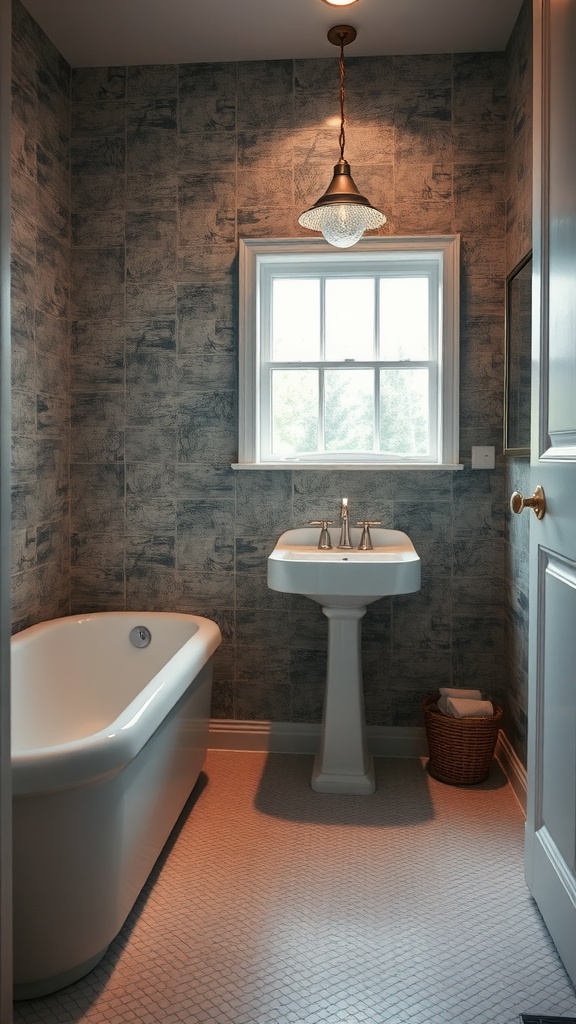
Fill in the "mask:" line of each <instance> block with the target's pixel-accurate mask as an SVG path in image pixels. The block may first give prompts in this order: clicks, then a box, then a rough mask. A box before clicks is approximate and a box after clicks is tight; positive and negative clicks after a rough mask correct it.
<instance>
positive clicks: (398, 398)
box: [380, 368, 429, 457]
mask: <svg viewBox="0 0 576 1024" xmlns="http://www.w3.org/2000/svg"><path fill="white" fill-rule="evenodd" d="M428 423H429V401H428V370H427V369H419V370H404V369H396V368H395V369H392V368H391V369H389V370H381V371H380V447H381V450H382V451H383V452H389V453H390V452H394V453H395V454H397V455H405V456H408V457H410V456H415V455H428V446H429V426H428Z"/></svg>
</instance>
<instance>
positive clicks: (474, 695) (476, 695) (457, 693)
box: [440, 686, 482, 700]
mask: <svg viewBox="0 0 576 1024" xmlns="http://www.w3.org/2000/svg"><path fill="white" fill-rule="evenodd" d="M440 694H441V696H442V697H462V698H463V699H466V700H482V694H481V692H480V690H458V689H453V688H452V687H450V686H441V687H440Z"/></svg>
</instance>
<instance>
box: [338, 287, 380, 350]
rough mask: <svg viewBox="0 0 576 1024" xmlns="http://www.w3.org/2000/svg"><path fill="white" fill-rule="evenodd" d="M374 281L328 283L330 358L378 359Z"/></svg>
mask: <svg viewBox="0 0 576 1024" xmlns="http://www.w3.org/2000/svg"><path fill="white" fill-rule="evenodd" d="M374 284H375V282H374V278H372V277H368V278H364V277H341V278H338V279H337V280H330V279H329V280H327V281H326V359H328V360H329V361H331V360H341V359H342V360H343V359H373V358H374Z"/></svg>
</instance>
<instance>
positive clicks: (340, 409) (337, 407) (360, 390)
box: [324, 370, 374, 452]
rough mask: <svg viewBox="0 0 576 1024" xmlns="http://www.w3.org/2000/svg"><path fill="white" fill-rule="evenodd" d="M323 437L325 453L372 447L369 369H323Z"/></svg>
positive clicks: (371, 406)
mask: <svg viewBox="0 0 576 1024" xmlns="http://www.w3.org/2000/svg"><path fill="white" fill-rule="evenodd" d="M324 400H325V413H324V416H325V421H324V438H325V448H326V451H328V452H365V451H369V452H371V451H372V450H373V448H374V372H373V370H326V371H325V374H324Z"/></svg>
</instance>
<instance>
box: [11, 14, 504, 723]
mask: <svg viewBox="0 0 576 1024" xmlns="http://www.w3.org/2000/svg"><path fill="white" fill-rule="evenodd" d="M19 10H20V14H22V9H21V8H20V9H19ZM26 18H27V16H26ZM28 30H29V26H28V28H27V31H28ZM26 45H27V46H28V43H27V44H26ZM30 62H32V63H30ZM34 62H36V63H34ZM20 63H21V65H22V67H21V71H20V74H24V76H25V77H28V76H29V75H30V70H29V69H30V68H34V67H37V63H38V58H37V56H34V55H32V54H29V53H28V51H26V53H24V52H22V55H21V60H20ZM58 66H59V67H60V68H61V71H62V73H63V72H64V70H65V68H64V65H63V63H62V62H61V61H60V62H59V63H58ZM347 67H348V113H349V118H350V124H349V128H348V137H347V156H348V158H349V159H350V161H351V163H352V169H353V173H354V176H355V178H356V180H357V182H358V184H359V185H360V186H361V187H362V189H363V191H365V192H366V193H367V194H368V195H369V196H370V197H371V198H372V200H373V202H374V203H375V204H376V205H378V206H380V207H381V208H382V209H384V210H385V212H386V214H387V216H388V223H387V225H386V231H387V232H389V233H392V234H410V233H427V232H428V233H434V232H443V233H452V232H461V234H462V254H463V255H462V344H461V350H462V362H461V377H462V385H461V406H462V412H461V446H462V461H463V462H464V463H465V465H466V468H465V470H464V471H463V472H456V473H448V472H417V471H407V472H394V471H383V472H374V471H369V472H364V471H356V472H344V471H342V472H333V473H332V472H322V471H314V472H307V471H303V470H299V471H298V470H295V471H285V472H284V471H279V472H276V471H252V472H251V471H242V472H236V473H235V472H234V471H232V470H231V469H230V462H231V461H233V460H235V459H236V457H237V451H236V285H235V278H236V244H237V236H244V237H246V236H251V237H261V236H266V235H268V236H289V235H294V234H297V233H300V234H303V233H304V232H303V231H301V230H300V229H299V228H298V226H297V217H298V214H299V213H300V212H301V210H302V209H304V208H305V207H306V206H307V205H309V204H310V202H311V201H313V200H314V199H316V198H317V195H318V194H319V193H320V192H321V191H323V190H324V188H325V187H326V184H327V183H328V180H329V177H330V175H331V168H332V164H333V163H334V162H335V159H336V157H337V155H338V151H337V138H336V135H337V128H335V127H334V126H333V125H332V126H331V127H326V119H327V118H331V119H334V117H335V115H336V114H337V88H338V75H337V61H336V60H335V59H328V60H312V61H310V60H308V61H277V62H271V63H241V64H237V65H236V64H217V65H182V66H180V67H164V66H155V67H129V68H108V69H80V70H77V71H74V72H73V74H72V101H71V136H72V138H71V145H70V154H71V172H72V191H71V204H72V205H71V210H72V218H71V232H72V243H73V248H72V258H71V276H72V281H71V295H70V306H69V307H68V304H67V303H68V295H67V287H66V285H67V280H68V278H67V268H66V250H65V242H64V237H65V235H61V234H59V231H60V230H61V228H62V227H63V223H62V222H58V223H55V224H54V225H52V226H51V227H50V230H49V231H47V232H44V235H43V236H42V237H43V238H45V240H46V242H47V244H49V242H50V240H52V246H53V248H52V254H51V255H50V257H49V258H47V259H45V258H44V251H45V250H44V249H38V248H36V250H35V253H36V256H35V262H34V260H32V256H31V255H30V258H29V260H28V263H30V264H31V265H33V270H34V274H33V279H34V281H35V282H36V293H40V294H41V295H42V296H44V293H45V290H46V289H48V291H49V292H50V288H51V287H52V291H51V292H50V294H51V295H52V305H50V307H49V311H48V312H49V313H50V316H51V321H50V323H51V327H52V335H51V340H50V344H44V346H43V348H42V352H43V353H44V355H43V359H44V356H45V357H46V368H45V370H43V372H44V373H45V374H46V379H48V371H49V370H50V371H52V376H51V378H50V380H51V385H50V386H49V387H48V386H47V385H46V386H45V385H44V383H42V387H41V388H40V387H38V388H35V384H36V378H35V381H34V386H33V384H32V381H30V380H29V379H28V378H27V376H26V374H29V373H30V366H29V365H26V363H27V361H26V359H24V360H23V361H22V368H21V372H22V374H24V378H23V383H21V384H20V385H18V382H16V390H18V387H19V388H20V390H19V394H21V395H23V396H24V397H25V399H26V400H25V401H23V402H22V406H21V407H22V410H23V413H24V412H25V413H26V415H27V419H26V418H25V424H24V427H23V429H21V430H18V431H17V433H16V436H15V440H16V452H17V458H18V460H19V462H20V464H21V467H22V468H21V470H20V475H17V478H16V481H17V485H18V486H20V482H21V487H22V493H21V497H17V504H16V508H17V513H16V517H17V523H16V526H17V529H16V539H17V545H16V546H17V547H18V541H19V540H20V541H22V544H21V549H22V551H23V552H27V551H28V547H29V545H30V544H31V543H32V537H33V538H34V545H33V563H32V564H31V565H30V567H29V568H27V567H26V565H25V563H20V562H19V561H18V558H17V566H20V568H19V571H18V573H17V576H16V581H15V584H16V585H15V590H16V593H17V602H16V603H17V606H18V607H21V608H22V613H21V614H20V615H19V620H20V621H31V620H33V619H35V618H44V617H50V615H52V614H55V613H56V609H55V608H54V602H56V601H58V602H59V603H62V604H64V603H67V601H68V576H67V571H68V561H67V558H66V555H65V553H64V544H65V542H64V537H65V533H64V532H63V531H65V528H66V507H65V500H66V483H67V480H66V476H65V470H64V469H63V470H62V473H63V475H62V476H59V475H58V474H57V475H56V476H55V477H54V476H53V477H52V478H51V479H52V480H53V482H54V486H53V488H52V491H51V492H50V493H51V498H52V502H53V503H54V501H55V499H56V497H58V499H59V501H60V504H59V505H58V506H57V508H56V509H54V504H53V503H52V504H50V505H49V509H48V511H49V513H50V514H49V515H48V516H47V517H45V516H44V515H43V511H44V510H43V507H41V503H40V502H39V501H38V496H37V495H36V494H35V495H34V499H35V500H32V498H31V497H30V495H29V492H27V491H26V485H27V484H28V485H29V486H30V487H32V466H33V463H32V462H31V461H30V459H31V456H30V451H31V448H32V447H34V448H36V449H37V450H38V451H42V452H43V451H44V449H45V448H46V446H47V445H49V446H51V447H50V448H49V450H50V451H52V453H54V452H55V450H56V449H57V450H58V452H59V453H61V454H63V451H64V446H65V444H66V441H65V436H66V435H65V412H64V410H65V408H66V394H67V392H66V386H65V381H66V340H67V333H66V328H67V323H68V320H67V317H68V313H69V315H70V321H71V349H70V368H71V386H70V394H71V399H72V430H71V439H70V492H71V508H72V510H73V523H72V535H71V563H72V564H71V609H72V611H74V612H76V611H86V610H90V609H92V610H93V609H114V608H161V609H171V608H173V609H178V610H189V611H196V612H200V613H202V614H206V615H209V616H211V617H213V618H215V619H216V620H217V621H218V622H219V624H220V626H221V628H222V632H223V636H224V644H223V647H222V649H221V652H220V654H219V658H218V665H217V679H216V684H215V690H214V707H213V713H214V714H215V715H216V716H219V717H235V718H239V719H244V718H246V719H269V718H270V719H274V720H278V721H314V720H317V719H318V718H319V716H320V712H321V702H322V693H323V679H324V667H325V635H326V624H325V620H324V618H323V616H322V614H321V611H320V609H319V608H318V607H317V606H316V605H315V604H313V603H312V602H308V601H306V600H305V599H303V598H297V597H295V598H288V597H286V596H284V595H280V594H274V593H272V592H271V591H269V590H268V589H267V587H266V582H265V573H266V556H267V554H268V552H269V551H270V549H271V547H272V546H273V543H274V541H275V539H276V537H277V535H278V534H279V533H280V532H281V531H282V530H284V529H286V528H289V527H290V526H297V525H301V524H302V523H304V522H306V521H307V520H308V519H310V518H313V517H314V518H316V517H317V516H319V515H333V514H334V513H335V512H336V511H337V508H338V504H339V500H340V498H341V497H342V495H344V494H346V495H347V496H348V497H349V499H350V502H351V507H352V514H353V515H357V516H358V518H360V517H361V516H364V515H369V516H370V517H375V518H378V519H381V520H382V521H383V523H384V524H386V525H393V526H396V527H398V528H400V529H403V530H406V531H407V532H408V533H409V534H410V535H411V536H412V538H413V539H414V542H415V544H416V546H417V548H418V550H419V551H420V553H421V556H422V560H423V589H422V592H421V593H420V594H417V595H410V596H407V597H400V598H396V599H394V600H393V601H391V600H384V601H381V602H378V603H376V604H374V605H373V606H371V608H370V609H369V612H368V615H367V616H366V619H365V620H364V621H365V626H364V661H365V679H366V696H367V713H368V719H369V721H370V722H372V723H376V724H381V725H388V724H390V725H412V724H420V722H421V716H420V700H421V697H422V696H423V695H424V694H426V693H428V692H429V691H430V690H432V689H433V688H434V687H435V686H437V685H438V684H439V683H446V682H454V683H459V684H467V685H480V686H481V687H482V688H485V689H487V690H488V691H490V692H491V693H493V694H494V695H496V696H499V695H502V693H503V690H504V686H505V678H504V661H503V653H504V626H505V618H504V606H503V580H504V520H505V487H504V468H503V462H502V460H501V459H499V462H498V468H497V469H496V471H494V472H490V471H477V472H472V471H471V470H470V469H469V463H470V447H471V445H472V444H481V445H486V444H493V445H495V446H496V448H497V450H498V451H499V450H500V446H501V430H502V422H501V421H502V342H503V280H504V277H505V272H506V270H505V206H504V201H505V181H506V179H505V167H506V164H505V155H506V95H505V80H506V76H505V57H504V54H472V55H466V54H458V55H455V56H451V55H434V56H428V57H427V56H416V57H404V56H403V57H397V58H392V57H382V58H352V57H350V58H349V60H348V64H347ZM59 83H60V79H58V78H55V81H54V82H53V83H51V89H52V90H53V92H54V97H55V98H59V97H61V96H62V97H63V96H64V93H65V90H64V89H62V88H61V86H60V84H59ZM61 116H62V118H63V120H65V119H66V108H65V105H64V104H62V115H61ZM34 123H36V122H34ZM52 131H53V134H54V138H55V139H56V140H59V142H58V145H59V146H60V145H61V149H60V150H58V152H61V154H62V156H61V160H60V162H58V161H56V157H55V156H52V164H53V166H54V165H57V166H58V168H59V172H61V173H62V182H63V183H64V180H65V174H64V170H65V167H66V159H67V152H68V151H67V149H66V146H65V141H64V140H65V131H64V128H63V126H62V124H60V122H58V124H57V125H56V124H53V126H52ZM23 135H24V133H23ZM25 138H26V140H27V141H26V145H29V139H32V140H34V138H35V136H34V135H33V133H32V132H26V133H25ZM41 148H42V147H41V144H39V147H36V149H37V153H36V158H35V159H36V161H37V158H38V153H40V152H41ZM54 148H56V146H55V147H54ZM29 159H30V160H31V159H32V157H31V156H30V157H29ZM26 166H28V165H26ZM36 166H37V164H36V163H35V164H34V168H35V169H36ZM17 173H20V172H19V171H18V172H17ZM34 188H35V190H36V191H35V195H38V194H40V193H38V189H41V188H46V186H45V185H44V183H43V182H42V183H41V184H40V185H35V186H34ZM42 198H43V193H42ZM60 199H61V201H62V204H63V205H64V199H63V198H62V197H60ZM27 207H28V204H27ZM51 208H52V207H51V206H50V204H49V203H46V204H44V202H43V203H42V204H40V206H37V207H35V209H37V211H38V212H37V214H36V215H37V216H38V217H40V216H41V215H42V216H44V211H45V210H46V211H47V210H49V209H51ZM59 208H60V207H59ZM40 211H42V214H41V213H40ZM16 214H17V216H16V220H17V221H18V225H17V229H18V231H20V230H22V231H25V228H26V212H25V210H24V207H23V206H21V207H19V208H17V210H16ZM20 219H21V223H20ZM45 236H48V237H47V238H46V237H45ZM60 238H62V243H61V244H60V243H59V240H60ZM39 252H41V253H42V258H41V259H40V260H39V259H38V253H39ZM25 253H26V249H25V246H24V243H22V255H21V258H22V259H23V260H24V261H25V262H26V259H25ZM56 260H60V261H61V263H62V266H60V264H58V267H59V270H58V273H57V274H56V273H55V272H54V270H53V269H51V267H53V266H54V265H55V261H56ZM50 281H52V286H51V285H50ZM57 282H59V283H60V285H63V286H64V289H65V291H66V301H65V302H64V301H62V300H61V303H60V306H59V307H58V309H57V310H55V309H54V302H55V297H54V295H53V292H54V291H55V285H56V283H57ZM42 301H44V299H42ZM21 304H22V306H24V305H25V304H24V302H22V303H21ZM31 308H32V303H31V301H29V302H28V304H26V305H25V309H26V310H30V309H31ZM34 308H36V307H34ZM40 311H41V312H44V310H43V309H42V308H41V307H40ZM51 311H52V312H51ZM36 319H37V320H38V322H40V321H41V319H42V318H41V317H36ZM52 321H53V322H52ZM22 324H23V325H25V324H26V319H25V318H23V319H22ZM55 325H58V331H57V330H56V326H55ZM30 331H31V328H30ZM30 331H29V335H28V336H27V337H26V346H27V348H26V349H25V350H26V351H27V352H28V353H33V354H35V355H37V350H38V345H39V341H38V337H39V335H38V326H37V324H36V328H35V334H34V333H32V334H31V333H30ZM37 364H38V359H37V358H36V359H35V366H36V370H35V373H36V376H37V375H38V368H37ZM56 365H57V366H58V372H56V370H55V367H56ZM37 393H38V394H41V395H43V396H44V397H43V398H42V399H40V400H38V402H36V399H35V395H36V394H37ZM33 397H34V402H32V398H33ZM50 403H52V404H50ZM44 404H46V405H47V406H49V409H48V410H47V411H46V410H45V409H44ZM30 408H32V409H33V410H34V420H35V422H34V429H33V428H32V422H31V416H30ZM36 409H38V414H36ZM36 415H37V423H36ZM45 431H49V433H45ZM44 438H45V439H46V440H44ZM38 446H40V447H38ZM42 446H44V447H42ZM46 458H47V457H46ZM38 459H39V463H38V465H39V475H38V480H40V479H41V470H42V466H43V465H44V463H43V461H42V457H41V456H40V455H38ZM55 464H56V462H55V455H54V454H53V458H52V465H55ZM58 465H60V463H58ZM26 474H28V476H27V475H26ZM40 490H41V491H42V488H41V489H40ZM18 495H20V491H18V489H17V496H18ZM45 504H48V502H47V500H46V501H45ZM53 509H54V514H53V515H52V511H53ZM18 510H21V518H20V519H19V518H18V516H19V511H18ZM40 513H42V514H40ZM45 518H46V519H47V521H48V522H49V523H50V524H52V525H53V528H54V529H53V532H54V531H55V529H56V526H57V527H58V529H59V531H60V532H59V538H60V541H59V543H58V545H56V544H55V543H53V549H54V551H55V552H56V553H60V554H59V557H57V558H54V557H51V558H50V560H48V565H50V567H51V570H52V566H53V567H54V573H53V575H52V576H51V580H52V583H51V586H50V589H49V592H48V591H43V590H42V588H41V587H40V586H36V589H34V588H32V589H26V588H24V587H23V585H22V580H23V579H24V577H26V579H30V580H36V579H39V578H40V573H41V570H42V568H43V567H44V566H45V564H46V559H45V549H44V547H43V545H42V543H39V542H38V532H40V536H42V527H41V526H40V524H43V523H44V521H45ZM20 521H21V522H22V526H21V527H20ZM63 524H64V525H63ZM37 562H39V563H40V565H39V566H38V567H37V565H36V563H37ZM56 573H58V574H59V575H56ZM18 595H25V597H26V600H24V596H22V597H20V596H18Z"/></svg>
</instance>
